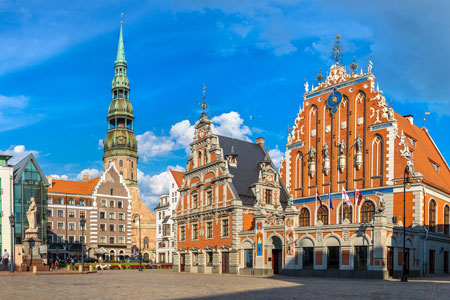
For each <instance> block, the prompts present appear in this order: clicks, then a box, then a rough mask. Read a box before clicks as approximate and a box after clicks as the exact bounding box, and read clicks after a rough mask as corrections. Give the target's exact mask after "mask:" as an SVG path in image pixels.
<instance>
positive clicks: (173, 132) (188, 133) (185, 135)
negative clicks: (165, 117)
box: [170, 120, 195, 147]
mask: <svg viewBox="0 0 450 300" xmlns="http://www.w3.org/2000/svg"><path fill="white" fill-rule="evenodd" d="M194 133H195V129H194V125H191V123H190V122H189V121H188V120H184V121H181V122H178V123H176V124H175V125H172V128H170V136H171V137H172V138H174V139H175V140H176V142H177V144H179V145H181V146H183V147H187V146H188V145H189V144H190V143H191V142H192V139H193V138H194Z"/></svg>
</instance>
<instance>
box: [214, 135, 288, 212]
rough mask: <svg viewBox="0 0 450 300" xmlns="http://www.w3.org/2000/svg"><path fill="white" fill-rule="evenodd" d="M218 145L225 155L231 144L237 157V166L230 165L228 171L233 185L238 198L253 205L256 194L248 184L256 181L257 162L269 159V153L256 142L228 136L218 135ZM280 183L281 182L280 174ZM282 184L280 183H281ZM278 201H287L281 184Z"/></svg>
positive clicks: (257, 172) (229, 151)
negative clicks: (231, 176)
mask: <svg viewBox="0 0 450 300" xmlns="http://www.w3.org/2000/svg"><path fill="white" fill-rule="evenodd" d="M218 138H219V145H220V147H221V148H222V150H223V155H224V156H227V155H228V154H230V153H231V151H232V149H231V148H232V146H233V150H234V152H235V154H238V157H237V166H236V167H230V168H229V171H230V173H231V174H232V175H233V186H234V187H235V189H236V192H237V193H238V194H239V198H240V199H241V200H242V203H243V204H247V205H253V204H255V203H254V201H255V199H256V196H255V195H254V194H253V192H252V191H251V189H250V185H252V184H254V183H256V182H257V181H258V176H259V164H260V163H261V162H262V161H264V160H265V159H266V160H267V159H268V160H270V157H269V155H268V154H267V153H266V151H265V150H264V148H263V147H261V146H260V145H258V144H255V143H251V142H246V141H242V140H237V139H232V138H229V137H225V136H221V135H218ZM270 163H271V165H272V167H273V168H274V170H276V167H275V166H274V165H273V163H272V161H271V160H270ZM279 178H280V184H281V176H280V177H279ZM281 185H282V184H281ZM281 190H282V192H281V197H280V202H283V203H284V202H286V201H287V194H286V192H285V191H284V187H283V185H282V188H281Z"/></svg>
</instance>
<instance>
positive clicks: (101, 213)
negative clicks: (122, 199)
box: [100, 211, 106, 219]
mask: <svg viewBox="0 0 450 300" xmlns="http://www.w3.org/2000/svg"><path fill="white" fill-rule="evenodd" d="M105 215H106V213H105V212H104V211H101V212H100V219H105Z"/></svg>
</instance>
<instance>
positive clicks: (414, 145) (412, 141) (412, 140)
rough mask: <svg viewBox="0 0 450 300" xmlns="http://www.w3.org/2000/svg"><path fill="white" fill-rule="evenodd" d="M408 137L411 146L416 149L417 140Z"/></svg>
mask: <svg viewBox="0 0 450 300" xmlns="http://www.w3.org/2000/svg"><path fill="white" fill-rule="evenodd" d="M406 137H407V138H408V141H409V143H410V144H411V146H413V147H416V140H415V139H413V138H412V137H410V136H406Z"/></svg>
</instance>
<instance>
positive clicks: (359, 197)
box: [355, 188, 362, 206]
mask: <svg viewBox="0 0 450 300" xmlns="http://www.w3.org/2000/svg"><path fill="white" fill-rule="evenodd" d="M361 200H362V194H361V192H360V191H359V190H358V188H356V189H355V202H356V206H358V205H359V204H360V203H361Z"/></svg>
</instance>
